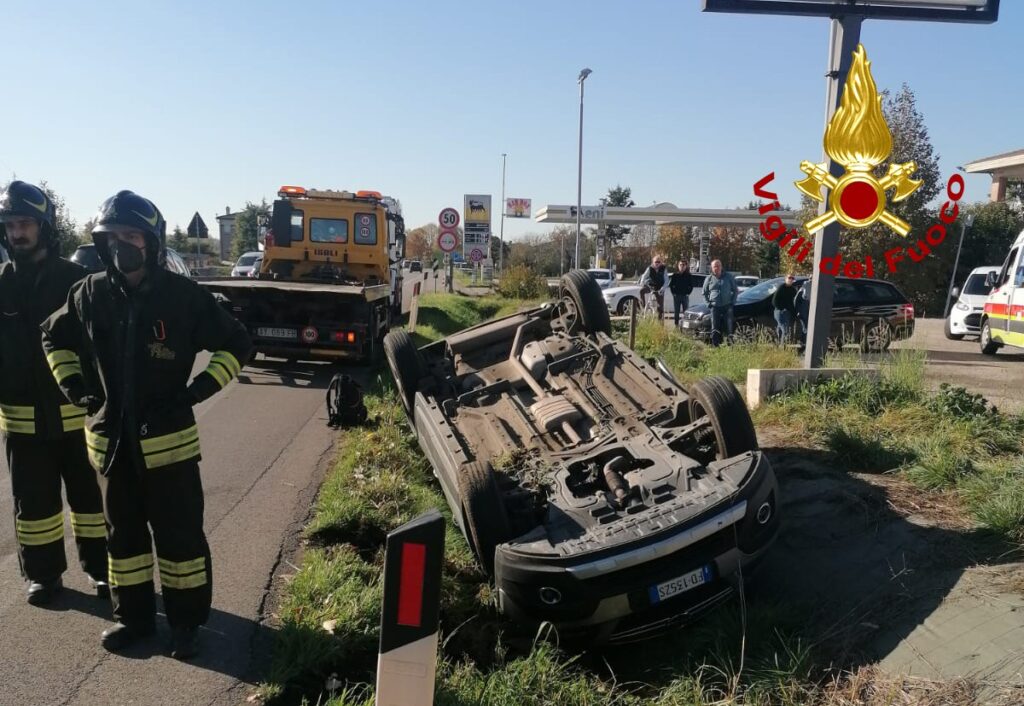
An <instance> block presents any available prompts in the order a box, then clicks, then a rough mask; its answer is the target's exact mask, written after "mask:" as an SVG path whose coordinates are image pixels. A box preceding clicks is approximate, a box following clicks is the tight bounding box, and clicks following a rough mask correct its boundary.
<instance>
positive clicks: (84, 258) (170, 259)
mask: <svg viewBox="0 0 1024 706" xmlns="http://www.w3.org/2000/svg"><path fill="white" fill-rule="evenodd" d="M69 259H70V260H71V262H74V263H77V264H79V265H81V266H82V267H84V268H85V269H87V270H88V271H89V272H102V271H103V270H105V269H107V266H106V265H104V264H103V260H101V259H100V254H99V253H98V252H96V246H95V245H93V244H92V243H85V244H84V245H79V246H78V247H77V248H75V252H73V253H72V254H71V257H70V258H69ZM164 268H165V269H167V270H168V271H170V272H174V273H175V274H179V275H181V276H182V277H193V273H192V270H191V269H190V268H189V266H188V265H186V264H185V261H184V260H183V259H182V258H181V255H179V254H178V253H177V252H176V251H175V250H174V249H172V248H167V262H166V263H165V264H164Z"/></svg>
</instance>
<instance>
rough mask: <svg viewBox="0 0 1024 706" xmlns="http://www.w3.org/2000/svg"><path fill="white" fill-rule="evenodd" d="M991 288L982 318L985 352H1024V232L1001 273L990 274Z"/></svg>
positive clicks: (981, 343)
mask: <svg viewBox="0 0 1024 706" xmlns="http://www.w3.org/2000/svg"><path fill="white" fill-rule="evenodd" d="M985 283H986V284H988V285H991V287H992V291H990V292H989V295H988V298H987V299H986V300H985V309H984V311H983V312H982V315H981V336H980V337H979V339H978V340H979V342H980V345H981V352H982V353H984V354H985V355H995V352H996V351H997V350H999V349H1000V348H1002V347H1003V346H1013V347H1015V348H1022V349H1024V231H1021V233H1020V235H1018V236H1017V239H1016V240H1015V241H1014V243H1013V245H1012V246H1011V247H1010V253H1009V254H1008V255H1007V256H1006V261H1005V262H1003V266H1002V267H1001V268H1000V269H999V271H998V272H990V273H989V275H988V277H987V279H986V280H985Z"/></svg>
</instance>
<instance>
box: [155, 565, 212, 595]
mask: <svg viewBox="0 0 1024 706" xmlns="http://www.w3.org/2000/svg"><path fill="white" fill-rule="evenodd" d="M157 562H158V563H159V565H160V584H161V585H162V586H164V587H165V588H177V589H186V588H198V587H199V586H205V585H206V558H205V557H199V558H198V559H190V560H188V561H170V560H169V559H161V558H159V557H157Z"/></svg>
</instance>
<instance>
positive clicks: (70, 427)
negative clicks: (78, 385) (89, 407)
mask: <svg viewBox="0 0 1024 706" xmlns="http://www.w3.org/2000/svg"><path fill="white" fill-rule="evenodd" d="M60 419H61V422H62V423H63V424H64V431H78V430H79V429H84V428H85V409H84V408H83V407H79V406H78V405H74V404H62V405H61V406H60Z"/></svg>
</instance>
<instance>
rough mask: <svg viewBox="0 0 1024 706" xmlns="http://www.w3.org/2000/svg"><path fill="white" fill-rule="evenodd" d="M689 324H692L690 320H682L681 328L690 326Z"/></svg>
mask: <svg viewBox="0 0 1024 706" xmlns="http://www.w3.org/2000/svg"><path fill="white" fill-rule="evenodd" d="M691 326H693V322H692V321H684V322H683V328H690V327H691Z"/></svg>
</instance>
